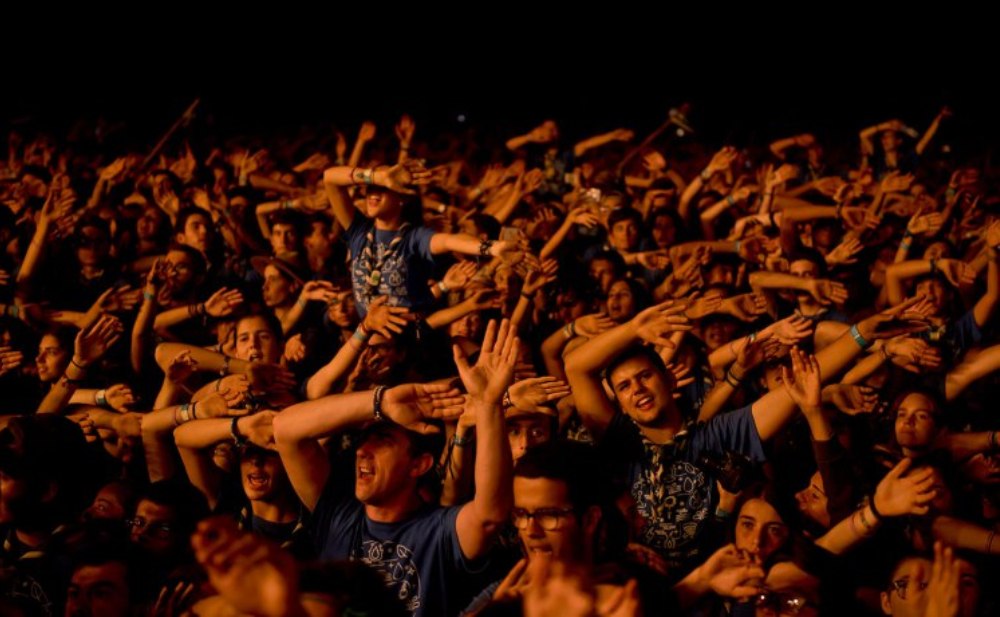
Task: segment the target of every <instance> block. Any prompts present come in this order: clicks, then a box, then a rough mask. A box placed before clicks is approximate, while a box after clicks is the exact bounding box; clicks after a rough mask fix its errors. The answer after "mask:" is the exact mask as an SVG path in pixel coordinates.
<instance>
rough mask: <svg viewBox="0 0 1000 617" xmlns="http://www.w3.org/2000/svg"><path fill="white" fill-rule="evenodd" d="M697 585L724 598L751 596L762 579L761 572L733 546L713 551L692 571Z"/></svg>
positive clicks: (758, 565)
mask: <svg viewBox="0 0 1000 617" xmlns="http://www.w3.org/2000/svg"><path fill="white" fill-rule="evenodd" d="M695 571H696V573H697V574H696V576H697V577H698V579H699V580H700V581H701V583H702V584H703V585H705V586H707V587H709V588H710V589H711V590H712V591H713V592H715V593H717V594H718V595H720V596H724V597H727V598H743V597H747V596H752V595H754V594H755V593H757V592H758V591H759V589H760V582H761V581H762V580H764V574H765V573H764V569H763V568H762V567H761V565H760V563H758V562H756V561H754V560H753V559H752V558H751V557H750V556H749V555H747V554H746V553H745V552H744V551H740V550H738V549H737V548H736V545H735V544H730V545H728V546H724V547H722V548H720V549H719V550H717V551H715V553H713V554H712V556H711V557H709V558H708V559H707V560H706V561H705V563H703V564H701V565H700V566H698V568H697V569H696V570H695Z"/></svg>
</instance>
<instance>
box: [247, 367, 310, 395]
mask: <svg viewBox="0 0 1000 617" xmlns="http://www.w3.org/2000/svg"><path fill="white" fill-rule="evenodd" d="M244 374H245V375H246V377H247V379H248V380H249V381H250V386H251V387H252V388H253V389H254V390H257V391H265V390H292V389H293V388H295V386H296V385H297V384H296V382H295V375H293V374H292V372H291V371H289V370H288V369H286V368H285V367H283V366H281V365H279V364H268V363H266V362H251V363H250V364H249V365H247V368H246V371H245V373H244Z"/></svg>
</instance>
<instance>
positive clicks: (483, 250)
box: [479, 240, 493, 257]
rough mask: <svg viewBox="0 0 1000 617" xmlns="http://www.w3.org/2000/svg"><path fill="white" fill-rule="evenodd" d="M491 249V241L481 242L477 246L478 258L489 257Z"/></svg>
mask: <svg viewBox="0 0 1000 617" xmlns="http://www.w3.org/2000/svg"><path fill="white" fill-rule="evenodd" d="M491 248H493V240H483V242H482V244H480V245H479V255H480V257H489V256H490V249H491Z"/></svg>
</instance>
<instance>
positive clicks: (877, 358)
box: [840, 353, 886, 384]
mask: <svg viewBox="0 0 1000 617" xmlns="http://www.w3.org/2000/svg"><path fill="white" fill-rule="evenodd" d="M885 362H886V360H885V358H884V357H883V356H882V354H881V353H871V354H868V355H867V356H865V357H864V358H862V359H861V360H859V361H857V362H856V363H855V364H854V366H852V367H851V368H850V370H848V371H847V372H846V373H844V377H843V379H841V380H840V383H843V384H856V383H861V382H862V381H864V380H865V379H868V377H869V376H870V375H872V374H873V373H874V372H875V371H877V370H878V369H879V368H880V367H881V366H882V365H883V364H885Z"/></svg>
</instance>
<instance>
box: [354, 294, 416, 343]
mask: <svg viewBox="0 0 1000 617" xmlns="http://www.w3.org/2000/svg"><path fill="white" fill-rule="evenodd" d="M409 319H410V311H409V309H407V308H405V307H402V306H387V305H386V297H385V296H379V297H378V298H375V300H373V301H372V302H371V303H370V304H369V305H368V314H367V315H365V320H364V327H365V329H366V330H368V331H369V332H378V333H379V334H381V335H382V336H384V337H386V338H392V337H393V334H402V333H403V329H404V328H406V324H407V322H408V321H409Z"/></svg>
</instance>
